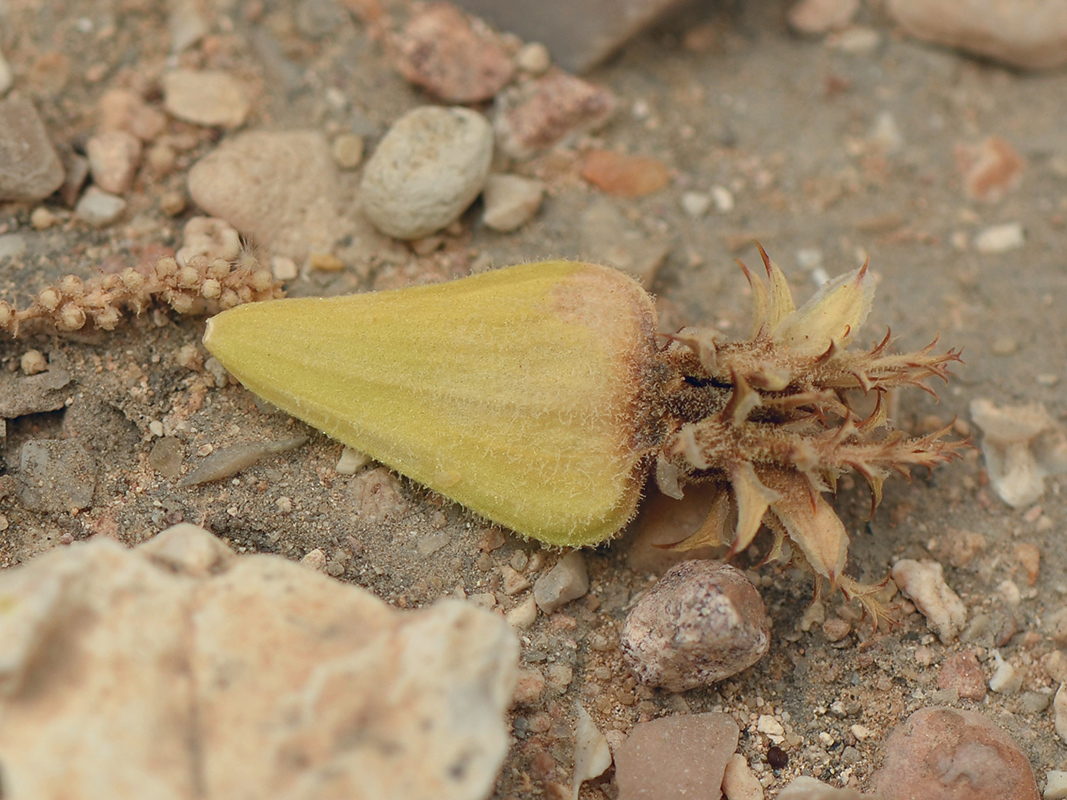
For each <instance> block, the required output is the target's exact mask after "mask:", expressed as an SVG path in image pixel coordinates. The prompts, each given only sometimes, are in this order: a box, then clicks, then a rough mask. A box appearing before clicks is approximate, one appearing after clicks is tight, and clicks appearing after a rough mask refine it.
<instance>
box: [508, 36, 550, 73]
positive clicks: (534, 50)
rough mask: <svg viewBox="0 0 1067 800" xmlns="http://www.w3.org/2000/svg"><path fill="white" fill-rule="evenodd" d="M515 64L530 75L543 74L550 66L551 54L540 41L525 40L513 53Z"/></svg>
mask: <svg viewBox="0 0 1067 800" xmlns="http://www.w3.org/2000/svg"><path fill="white" fill-rule="evenodd" d="M515 65H516V66H517V67H518V68H519V69H521V70H522V71H523V72H528V73H529V74H531V75H543V74H544V73H545V72H547V71H548V68H549V67H550V66H552V56H551V55H550V54H549V52H548V48H547V47H545V46H544V45H543V44H541V43H540V42H527V43H526V44H524V45H523V46H522V47H520V48H519V52H517V53H516V54H515Z"/></svg>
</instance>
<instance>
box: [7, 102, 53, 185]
mask: <svg viewBox="0 0 1067 800" xmlns="http://www.w3.org/2000/svg"><path fill="white" fill-rule="evenodd" d="M0 131H3V132H4V135H3V137H2V138H0V201H5V200H16V201H30V202H32V201H35V200H43V199H44V198H46V197H48V195H50V194H52V192H54V191H55V190H56V189H58V188H59V187H60V186H61V185H62V184H63V178H64V171H63V164H62V163H61V162H60V160H59V156H58V155H56V151H55V148H53V147H52V141H51V139H50V138H49V136H48V131H47V130H45V127H44V123H43V122H42V121H41V118H40V117H39V116H38V115H37V109H36V108H35V107H34V105H33V103H31V102H30V101H29V100H26V99H25V98H22V97H12V98H9V99H6V100H0Z"/></svg>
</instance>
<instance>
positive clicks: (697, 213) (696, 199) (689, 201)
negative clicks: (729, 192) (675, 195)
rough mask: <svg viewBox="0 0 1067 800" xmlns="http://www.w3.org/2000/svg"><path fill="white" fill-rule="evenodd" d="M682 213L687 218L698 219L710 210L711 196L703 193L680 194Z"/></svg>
mask: <svg viewBox="0 0 1067 800" xmlns="http://www.w3.org/2000/svg"><path fill="white" fill-rule="evenodd" d="M681 203H682V211H684V212H685V215H686V216H687V217H690V218H692V219H700V218H701V217H702V216H704V215H705V214H707V213H708V209H709V208H711V203H712V199H711V195H710V194H704V193H703V192H682V200H681Z"/></svg>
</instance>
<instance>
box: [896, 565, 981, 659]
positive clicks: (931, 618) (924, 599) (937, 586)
mask: <svg viewBox="0 0 1067 800" xmlns="http://www.w3.org/2000/svg"><path fill="white" fill-rule="evenodd" d="M892 575H893V580H894V581H895V582H896V584H897V586H898V587H899V588H900V591H901V592H903V594H904V595H905V596H906V597H907V598H908V599H909V600H911V601H912V602H913V603H915V607H916V608H917V609H918V610H919V613H920V614H922V615H923V616H924V617H926V621H927V623H928V624H929V626H930V628H931V629H932V630H933V631H934V632H935V633H936V634H937V636H938V638H939V639H941V641H942V642H945V643H946V644H947V643H948V642H951V641H953V640H954V639H955V638H956V637H957V636H958V635H959V633H960V631H961V630H963V627H964V625H966V624H967V608H966V607H965V606H964V605H963V601H962V600H960V598H959V595H957V594H956V593H955V592H954V591H952V589H951V588H950V587H949V585H948V584H947V583H945V573H944V569H943V568H942V567H941V565H940V564H939V563H938V562H936V561H914V560H912V559H910V558H902V559H901V560H900V561H898V562H897V563H896V564H894V565H893V572H892Z"/></svg>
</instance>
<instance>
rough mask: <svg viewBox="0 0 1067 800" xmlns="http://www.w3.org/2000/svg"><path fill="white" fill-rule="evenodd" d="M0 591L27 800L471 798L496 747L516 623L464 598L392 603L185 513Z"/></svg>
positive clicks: (3, 647)
mask: <svg viewBox="0 0 1067 800" xmlns="http://www.w3.org/2000/svg"><path fill="white" fill-rule="evenodd" d="M288 535H289V534H287V533H283V536H288ZM72 577H75V578H76V579H74V580H72ZM0 596H3V597H6V598H10V599H11V602H10V608H8V609H7V610H6V612H5V635H4V636H3V637H2V640H0V663H2V664H3V665H4V669H3V673H2V677H3V687H4V692H3V693H2V694H0V715H2V717H3V720H4V724H3V726H2V728H0V750H2V751H3V753H4V779H5V786H17V787H20V792H21V787H25V791H24V792H21V793H23V794H25V796H26V797H34V798H55V797H75V796H76V797H82V798H102V797H111V796H117V795H116V793H115V791H114V787H116V786H119V787H127V788H129V787H134V788H133V789H131V790H130V791H126V790H122V791H120V792H119V793H118V794H119V795H121V796H124V797H125V796H129V797H148V796H153V795H155V796H166V797H172V798H175V797H192V796H195V795H199V796H202V797H209V796H210V797H239V796H244V797H264V798H265V797H277V796H279V787H288V788H289V789H292V788H293V787H298V788H297V789H294V791H297V794H298V795H302V796H304V797H325V796H334V797H353V798H354V797H368V796H374V797H382V798H423V797H426V798H429V797H434V798H481V797H486V796H487V795H488V794H489V792H490V791H491V788H492V786H493V785H494V782H495V780H496V776H497V773H498V771H499V770H500V767H501V765H502V764H503V761H504V759H505V757H506V755H507V753H508V750H509V748H510V746H511V739H510V735H509V730H508V726H507V724H506V713H507V708H508V706H509V705H510V704H511V700H512V696H513V692H514V688H515V681H516V675H517V672H518V654H519V647H518V642H517V641H516V636H515V634H514V632H513V631H512V630H511V629H510V628H509V627H508V626H507V625H506V624H505V623H504V622H503V620H501V619H500V618H499V617H498V616H497V615H495V614H493V613H491V612H486V611H481V610H478V609H476V608H473V607H472V606H471V605H469V604H468V603H464V602H462V601H458V600H451V599H450V600H443V601H439V602H437V603H435V604H434V605H433V606H431V607H429V608H424V609H419V610H417V611H398V610H397V609H394V608H392V607H390V606H389V605H387V604H386V603H384V602H383V601H381V600H380V599H378V598H377V597H375V596H374V595H373V594H371V593H370V592H368V591H366V590H364V589H361V588H359V587H356V586H351V585H347V584H344V583H341V582H339V581H334V580H331V579H329V578H327V577H326V576H324V575H321V574H319V573H317V572H315V571H313V570H311V569H308V568H307V567H305V566H302V565H300V564H297V563H295V562H292V561H288V560H286V559H284V558H281V557H279V556H273V555H267V554H258V555H254V556H248V557H244V556H238V555H236V554H235V553H234V552H233V551H232V550H230V549H229V548H228V547H227V546H226V545H225V544H223V542H222V541H221V540H220V539H219V538H218V537H216V536H215V535H214V534H212V533H210V532H208V531H206V530H203V529H201V528H197V527H195V526H193V525H188V524H184V525H179V526H176V527H174V528H170V529H169V530H166V531H163V532H162V533H160V534H157V535H156V536H154V537H153V538H151V539H150V540H149V541H148V542H146V543H145V544H143V545H140V546H139V547H136V548H134V549H132V550H128V549H126V548H125V547H123V546H122V545H121V544H119V543H118V542H116V541H115V540H114V539H112V538H110V537H108V536H97V537H94V538H92V539H91V540H90V541H88V542H85V543H82V544H79V545H77V546H76V547H69V548H57V549H55V550H52V551H50V552H49V553H47V554H45V555H43V556H41V557H40V558H37V559H34V560H33V561H31V562H30V563H28V564H27V565H25V566H22V567H18V568H15V569H8V570H4V571H3V574H0ZM194 630H195V635H191V633H190V632H191V631H194ZM42 642H48V643H49V645H50V646H54V647H55V648H56V649H55V655H54V656H53V655H52V654H51V652H52V651H49V657H48V658H44V659H42V658H40V654H41V651H40V644H41V643H42ZM190 676H200V678H202V679H198V680H191V679H190ZM105 697H106V698H107V707H108V711H109V713H108V714H101V713H100V711H99V708H98V707H97V705H96V704H95V703H93V702H87V698H105ZM368 709H373V713H367V710H368ZM41 731H83V732H84V731H93V732H94V733H93V735H91V736H86V735H80V736H78V737H77V746H76V747H71V748H66V749H61V750H57V749H56V748H55V747H42V746H41V741H42V740H41V738H40V734H41ZM146 732H151V733H150V734H149V733H146ZM383 742H384V743H388V746H387V747H383V746H382V743H383ZM191 753H196V754H198V755H197V756H196V758H195V763H194V760H193V759H191V757H190V754H191ZM286 754H287V755H286ZM201 778H202V780H201ZM194 785H195V786H200V787H201V788H200V789H195V790H194V789H190V788H189V787H192V786H194ZM368 786H369V787H373V791H371V792H370V793H369V794H368V789H367V787H368ZM71 787H78V791H77V792H74V790H72V789H71ZM86 787H89V788H86ZM101 787H102V788H101ZM137 787H141V789H140V790H139V789H137ZM144 787H148V788H144ZM152 787H167V789H166V790H164V791H163V794H162V795H160V792H159V791H155V790H154V789H152ZM282 793H283V794H284V793H285V792H284V791H283V792H282Z"/></svg>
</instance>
